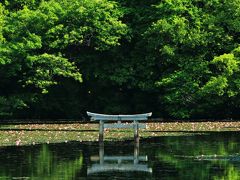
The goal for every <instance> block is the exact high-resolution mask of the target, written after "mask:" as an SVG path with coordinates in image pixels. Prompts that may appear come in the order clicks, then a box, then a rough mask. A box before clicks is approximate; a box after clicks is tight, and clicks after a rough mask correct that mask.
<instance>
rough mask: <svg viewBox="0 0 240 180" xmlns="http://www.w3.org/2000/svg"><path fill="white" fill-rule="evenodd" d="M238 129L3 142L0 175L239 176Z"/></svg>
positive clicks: (158, 177) (41, 176)
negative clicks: (104, 138)
mask: <svg viewBox="0 0 240 180" xmlns="http://www.w3.org/2000/svg"><path fill="white" fill-rule="evenodd" d="M239 141H240V133H238V132H231V133H229V132H228V133H208V134H204V135H191V136H178V137H174V136H172V137H159V138H152V139H141V141H140V143H139V144H134V143H133V142H131V141H129V142H114V143H110V142H105V144H104V145H99V144H98V143H91V144H90V143H79V142H70V143H62V144H42V145H35V146H18V147H0V179H39V180H40V179H41V180H45V179H49V180H54V179H56V180H61V179H69V180H72V179H109V180H110V179H111V180H112V179H166V180H170V179H186V180H189V179H203V180H206V179H229V180H235V179H236V180H239V179H240V143H239Z"/></svg>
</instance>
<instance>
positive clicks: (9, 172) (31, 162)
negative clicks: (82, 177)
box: [0, 144, 83, 180]
mask: <svg viewBox="0 0 240 180" xmlns="http://www.w3.org/2000/svg"><path fill="white" fill-rule="evenodd" d="M9 150H10V151H9ZM6 151H7V150H6ZM8 151H9V152H6V156H0V160H1V165H2V167H1V168H0V177H1V179H4V178H5V179H12V178H25V179H43V180H44V179H51V180H54V179H56V180H58V179H64V180H65V179H66V180H67V179H75V177H76V176H77V174H78V173H79V171H80V170H81V168H82V163H83V155H82V153H81V152H78V153H79V154H78V155H75V156H74V158H69V156H66V157H64V156H61V154H60V153H58V152H57V151H51V150H50V149H49V146H48V145H46V144H43V145H42V146H41V147H40V148H32V147H22V148H21V147H18V148H15V149H14V148H11V149H8ZM61 153H62V152H61ZM66 153H67V154H69V153H71V151H69V149H68V152H66ZM3 161H5V162H3Z"/></svg>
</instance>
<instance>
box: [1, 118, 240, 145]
mask: <svg viewBox="0 0 240 180" xmlns="http://www.w3.org/2000/svg"><path fill="white" fill-rule="evenodd" d="M213 131H218V132H219V131H240V122H169V123H160V122H157V123H147V129H143V130H140V137H141V138H149V137H155V136H176V135H177V136H179V135H192V134H196V133H200V134H202V133H208V132H213ZM104 135H105V136H104V139H105V141H122V140H133V130H132V129H119V130H118V129H110V130H109V129H106V130H105V133H104ZM69 141H80V142H82V141H98V124H92V123H89V124H86V123H69V124H17V125H9V124H8V125H0V146H14V145H18V146H19V145H34V144H40V143H59V142H69Z"/></svg>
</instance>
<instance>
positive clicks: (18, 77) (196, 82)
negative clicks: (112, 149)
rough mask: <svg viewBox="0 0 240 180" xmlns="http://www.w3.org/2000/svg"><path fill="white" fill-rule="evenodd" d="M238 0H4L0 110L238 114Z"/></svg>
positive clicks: (67, 114)
mask: <svg viewBox="0 0 240 180" xmlns="http://www.w3.org/2000/svg"><path fill="white" fill-rule="evenodd" d="M239 35H240V1H239V0H224V1H222V0H221V1H220V0H149V1H145V0H138V1H130V0H115V1H113V0H112V1H110V0H45V1H44V0H27V1H16V0H4V1H3V2H2V3H0V77H1V78H0V116H2V117H6V116H8V117H17V118H20V117H22V118H26V117H28V118H36V117H37V118H77V117H82V116H83V115H84V112H85V111H86V110H91V111H97V112H105V113H138V112H145V111H153V113H154V114H155V116H158V117H160V116H161V117H171V118H214V117H217V118H238V117H239V115H240V114H239V107H240V101H239V96H240V94H239V89H240V73H239V61H240V46H239V42H240V38H239Z"/></svg>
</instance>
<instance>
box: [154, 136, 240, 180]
mask: <svg viewBox="0 0 240 180" xmlns="http://www.w3.org/2000/svg"><path fill="white" fill-rule="evenodd" d="M238 139H239V137H238V136H236V135H234V134H232V133H212V134H211V135H206V136H191V137H166V138H163V139H162V142H161V144H162V146H161V148H157V151H156V157H157V159H158V160H159V162H160V163H161V165H160V166H159V167H157V168H159V170H160V168H161V167H163V168H165V170H167V169H168V171H169V175H167V177H168V178H167V179H175V178H176V177H178V178H179V179H196V178H197V179H231V180H232V179H239V178H240V154H239V148H240V145H239V143H238ZM155 172H157V171H155ZM172 172H174V174H175V175H174V176H172V175H171V173H172ZM159 175H160V173H159Z"/></svg>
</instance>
